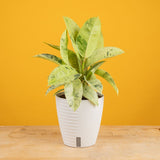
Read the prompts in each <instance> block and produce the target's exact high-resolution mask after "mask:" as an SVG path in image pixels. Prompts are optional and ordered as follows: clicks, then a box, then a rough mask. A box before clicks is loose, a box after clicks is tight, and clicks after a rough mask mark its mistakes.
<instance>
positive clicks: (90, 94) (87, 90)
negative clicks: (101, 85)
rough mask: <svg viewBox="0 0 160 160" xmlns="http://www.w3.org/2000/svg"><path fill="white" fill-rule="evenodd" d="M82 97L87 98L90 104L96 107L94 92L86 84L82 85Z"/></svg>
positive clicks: (96, 97)
mask: <svg viewBox="0 0 160 160" xmlns="http://www.w3.org/2000/svg"><path fill="white" fill-rule="evenodd" d="M83 96H84V97H85V98H87V99H88V100H89V101H90V102H92V103H93V104H95V105H96V106H98V95H97V93H96V91H95V90H94V89H93V88H92V87H90V86H88V85H87V84H86V83H84V85H83Z"/></svg>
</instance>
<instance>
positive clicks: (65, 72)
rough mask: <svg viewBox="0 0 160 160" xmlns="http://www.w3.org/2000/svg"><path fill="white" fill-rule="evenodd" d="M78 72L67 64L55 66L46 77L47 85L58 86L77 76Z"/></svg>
mask: <svg viewBox="0 0 160 160" xmlns="http://www.w3.org/2000/svg"><path fill="white" fill-rule="evenodd" d="M80 76H81V74H79V73H78V72H77V71H76V70H75V69H74V68H73V67H71V66H69V65H61V66H58V67H57V68H55V69H54V70H53V71H52V72H51V74H50V75H49V77H48V85H54V86H58V85H59V86H60V85H64V84H66V83H70V82H71V81H73V80H75V79H77V78H79V77H80Z"/></svg>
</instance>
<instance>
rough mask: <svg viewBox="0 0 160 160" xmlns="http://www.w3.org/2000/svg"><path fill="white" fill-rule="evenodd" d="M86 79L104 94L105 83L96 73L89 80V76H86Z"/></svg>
mask: <svg viewBox="0 0 160 160" xmlns="http://www.w3.org/2000/svg"><path fill="white" fill-rule="evenodd" d="M85 81H86V82H87V83H88V84H89V85H90V86H91V87H92V88H93V89H95V90H96V91H97V92H99V93H101V94H102V90H103V85H102V83H101V81H100V80H99V79H97V78H96V76H95V75H94V74H92V76H91V78H90V79H89V80H87V78H85Z"/></svg>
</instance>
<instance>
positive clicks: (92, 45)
mask: <svg viewBox="0 0 160 160" xmlns="http://www.w3.org/2000/svg"><path fill="white" fill-rule="evenodd" d="M100 32H101V22H100V20H99V18H98V17H93V18H90V19H89V20H87V21H86V22H85V24H84V25H83V26H82V28H81V29H80V31H79V33H78V35H77V39H76V44H77V46H78V51H79V53H80V54H81V56H82V57H85V58H87V57H89V56H90V55H91V54H92V53H93V51H94V50H95V49H96V46H97V43H98V39H99V36H100Z"/></svg>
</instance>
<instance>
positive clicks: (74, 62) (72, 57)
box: [68, 50, 79, 71]
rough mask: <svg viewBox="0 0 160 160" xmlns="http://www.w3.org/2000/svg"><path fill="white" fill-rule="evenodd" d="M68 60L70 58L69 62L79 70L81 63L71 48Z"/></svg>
mask: <svg viewBox="0 0 160 160" xmlns="http://www.w3.org/2000/svg"><path fill="white" fill-rule="evenodd" d="M68 60H69V64H70V65H71V66H72V67H73V68H75V69H76V71H79V65H78V59H77V56H76V54H75V53H74V52H73V51H71V50H69V51H68Z"/></svg>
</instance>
